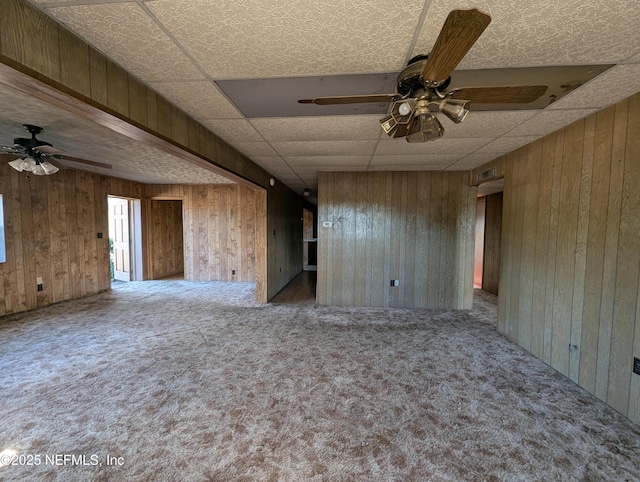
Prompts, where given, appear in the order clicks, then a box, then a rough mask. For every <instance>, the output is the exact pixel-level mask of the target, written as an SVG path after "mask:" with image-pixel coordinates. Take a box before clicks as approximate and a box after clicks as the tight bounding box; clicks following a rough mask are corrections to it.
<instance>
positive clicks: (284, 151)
mask: <svg viewBox="0 0 640 482" xmlns="http://www.w3.org/2000/svg"><path fill="white" fill-rule="evenodd" d="M272 145H273V148H274V149H275V150H276V151H277V152H278V154H280V155H281V156H287V157H292V156H362V155H365V156H366V155H371V154H372V153H373V149H374V147H375V145H376V141H290V142H273V143H272Z"/></svg>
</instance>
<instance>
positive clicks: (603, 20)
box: [414, 0, 640, 69]
mask: <svg viewBox="0 0 640 482" xmlns="http://www.w3.org/2000/svg"><path fill="white" fill-rule="evenodd" d="M454 8H460V9H464V8H478V9H479V10H481V11H484V12H486V13H489V14H490V15H491V16H492V22H491V23H490V24H489V26H488V27H487V29H486V30H485V31H484V33H483V34H482V36H481V37H480V39H479V40H478V41H477V42H476V44H475V45H474V46H473V47H472V48H471V50H470V51H469V52H468V53H467V55H466V56H465V58H464V59H463V60H462V62H461V63H460V68H461V69H475V68H495V67H517V66H535V65H576V64H589V63H615V62H618V61H621V60H623V59H626V58H628V57H629V56H630V55H632V54H633V53H634V52H635V50H636V48H637V45H638V43H639V41H640V33H639V30H638V27H637V26H638V23H639V22H640V9H638V7H637V0H618V1H615V2H585V1H584V0H564V1H562V2H558V1H556V0H531V1H528V2H526V5H523V4H522V2H504V1H503V2H496V1H494V0H459V1H458V2H456V3H455V4H452V3H451V2H444V1H433V2H431V6H430V8H429V12H428V14H427V17H426V20H425V22H424V25H423V27H422V31H421V32H420V35H419V39H418V42H417V44H416V49H415V50H414V55H416V54H419V53H428V52H429V51H430V50H431V48H432V46H433V44H434V43H435V40H436V38H437V36H438V33H439V32H440V29H441V27H442V25H443V24H444V21H445V18H446V16H447V15H448V14H449V12H450V11H451V10H452V9H454Z"/></svg>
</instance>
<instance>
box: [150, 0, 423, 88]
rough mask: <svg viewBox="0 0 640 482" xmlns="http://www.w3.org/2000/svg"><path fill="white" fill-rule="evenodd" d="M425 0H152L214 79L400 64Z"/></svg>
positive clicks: (153, 7)
mask: <svg viewBox="0 0 640 482" xmlns="http://www.w3.org/2000/svg"><path fill="white" fill-rule="evenodd" d="M423 3H424V2H423V1H422V0H388V1H386V2H379V1H375V0H366V1H361V2H344V1H342V0H316V1H310V0H270V1H269V2H262V3H261V2H255V1H252V0H223V1H216V2H210V1H207V0H190V1H187V2H175V1H173V0H157V1H153V2H149V3H148V4H147V5H148V7H149V9H150V10H151V11H152V12H153V13H154V14H155V16H156V17H157V19H158V20H159V21H160V22H161V23H162V24H163V25H164V26H165V27H166V28H167V29H168V30H170V31H171V32H172V33H173V35H174V36H175V38H176V39H177V40H178V42H180V44H181V45H183V46H184V48H185V49H186V50H187V51H188V52H189V54H190V55H191V56H192V57H193V58H194V59H195V60H196V61H197V62H198V64H199V65H201V66H202V68H203V69H204V70H205V71H206V72H207V74H208V75H209V76H210V77H211V78H213V79H230V78H231V79H238V78H260V77H284V76H290V75H312V74H329V73H334V74H337V73H343V72H385V71H390V70H395V69H400V68H401V67H402V64H403V62H404V57H405V53H406V50H407V47H408V46H409V44H410V43H411V39H412V36H413V33H414V30H415V28H416V24H417V21H418V15H419V13H420V11H421V10H422V7H423ZM385 33H388V34H386V35H385ZM372 39H375V40H374V41H372ZM212 46H213V48H212Z"/></svg>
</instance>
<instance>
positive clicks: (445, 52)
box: [298, 9, 547, 142]
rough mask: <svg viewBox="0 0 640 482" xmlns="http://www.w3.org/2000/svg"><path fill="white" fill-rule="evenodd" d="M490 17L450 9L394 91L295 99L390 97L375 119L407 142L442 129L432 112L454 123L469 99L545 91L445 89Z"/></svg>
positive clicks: (493, 100)
mask: <svg viewBox="0 0 640 482" xmlns="http://www.w3.org/2000/svg"><path fill="white" fill-rule="evenodd" d="M490 22H491V17H490V16H489V15H488V14H486V13H483V12H481V11H479V10H477V9H470V10H453V11H452V12H450V13H449V15H448V16H447V19H446V21H445V23H444V25H443V27H442V30H440V33H439V34H438V38H437V39H436V43H435V45H434V46H433V49H432V50H431V53H430V54H429V55H418V56H416V57H413V58H412V59H411V60H410V61H409V64H408V65H407V67H405V69H404V70H403V71H402V72H400V74H399V75H398V79H397V92H396V93H394V94H371V95H350V96H349V95H347V96H333V97H316V98H314V99H300V100H299V101H298V102H300V103H301V104H316V105H330V104H354V103H366V102H391V107H390V110H389V114H388V115H387V116H386V117H385V118H384V119H382V120H381V121H380V125H381V126H382V129H383V130H384V131H385V132H386V133H387V134H388V135H389V136H391V137H405V138H406V140H407V142H426V141H432V140H435V139H438V138H440V137H442V135H443V134H444V127H442V124H441V123H440V121H439V120H438V118H437V117H436V113H437V112H442V113H443V114H444V115H446V116H447V117H448V118H449V119H450V120H452V121H453V122H455V123H456V124H459V123H460V122H462V121H463V120H464V119H465V117H466V116H467V114H468V113H469V109H468V106H469V104H470V103H471V102H474V103H485V104H497V103H522V104H526V103H529V102H533V101H535V100H536V99H538V98H539V97H541V96H542V95H544V93H545V92H546V90H547V86H546V85H518V86H495V87H464V88H459V89H453V90H450V91H448V92H447V87H449V84H450V83H451V74H452V73H453V71H454V69H455V68H456V67H457V65H458V64H459V63H460V61H461V60H462V59H463V57H464V56H465V55H466V54H467V52H468V51H469V50H470V49H471V47H473V45H474V43H475V42H476V41H477V40H478V38H479V37H480V35H481V34H482V32H484V30H485V29H486V28H487V26H488V25H489V23H490Z"/></svg>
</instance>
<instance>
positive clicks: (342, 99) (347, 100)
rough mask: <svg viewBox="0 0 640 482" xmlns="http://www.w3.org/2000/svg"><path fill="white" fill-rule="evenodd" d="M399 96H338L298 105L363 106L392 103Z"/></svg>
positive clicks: (306, 100)
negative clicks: (372, 103)
mask: <svg viewBox="0 0 640 482" xmlns="http://www.w3.org/2000/svg"><path fill="white" fill-rule="evenodd" d="M401 98H402V96H401V95H400V94H367V95H338V96H335V97H316V98H315V99H300V100H299V101H298V102H299V103H300V104H316V105H335V104H364V103H367V102H393V101H394V100H398V99H401Z"/></svg>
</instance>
